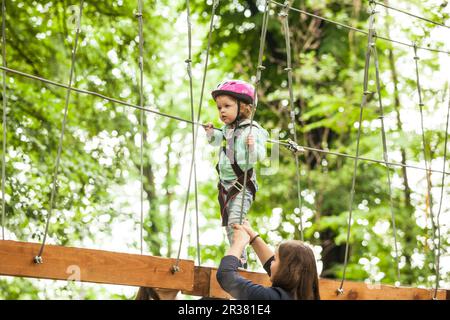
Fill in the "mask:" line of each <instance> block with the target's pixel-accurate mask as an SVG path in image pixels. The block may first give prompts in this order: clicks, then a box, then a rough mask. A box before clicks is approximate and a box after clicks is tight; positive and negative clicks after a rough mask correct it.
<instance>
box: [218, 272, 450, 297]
mask: <svg viewBox="0 0 450 320" xmlns="http://www.w3.org/2000/svg"><path fill="white" fill-rule="evenodd" d="M239 273H240V275H241V276H243V277H244V278H246V279H249V280H251V281H253V282H254V283H257V284H261V285H263V286H266V287H269V286H271V285H272V284H271V282H270V279H269V276H268V275H267V274H265V273H256V272H245V271H240V272H239ZM216 274H217V268H211V283H210V296H211V297H214V298H225V299H230V298H231V296H230V295H229V294H228V293H226V292H225V291H223V290H222V288H221V287H220V285H219V283H218V282H217V280H216ZM339 285H340V281H337V280H331V279H324V278H322V279H320V280H319V290H320V297H321V299H322V300H431V299H432V298H433V296H434V290H433V289H420V288H408V287H394V286H389V285H368V284H366V283H363V282H354V281H345V282H344V294H343V295H337V293H336V292H337V289H338V288H339ZM448 292H450V290H443V289H441V290H438V294H437V298H438V299H439V300H446V299H447V298H448V297H447V296H448Z"/></svg>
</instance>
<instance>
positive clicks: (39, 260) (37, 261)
mask: <svg viewBox="0 0 450 320" xmlns="http://www.w3.org/2000/svg"><path fill="white" fill-rule="evenodd" d="M33 261H34V263H35V264H43V263H44V260H42V257H41V256H36V257H34V259H33Z"/></svg>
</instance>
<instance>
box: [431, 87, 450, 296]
mask: <svg viewBox="0 0 450 320" xmlns="http://www.w3.org/2000/svg"><path fill="white" fill-rule="evenodd" d="M449 115H450V89H449V96H448V108H447V122H446V124H445V141H444V163H443V164H442V167H443V170H442V171H445V164H446V162H447V142H448V122H449ZM444 184H445V174H444V173H443V174H442V181H441V198H440V200H439V210H438V214H437V217H436V219H437V220H436V224H437V232H438V246H437V249H438V253H437V257H436V285H435V289H434V297H433V299H434V300H436V299H437V292H438V289H439V277H440V274H439V268H440V258H441V226H440V224H439V218H440V216H441V209H442V198H443V195H444Z"/></svg>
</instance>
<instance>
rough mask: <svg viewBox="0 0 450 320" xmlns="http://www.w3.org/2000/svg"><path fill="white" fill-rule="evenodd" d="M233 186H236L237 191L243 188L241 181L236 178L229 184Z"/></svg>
mask: <svg viewBox="0 0 450 320" xmlns="http://www.w3.org/2000/svg"><path fill="white" fill-rule="evenodd" d="M233 187H234V188H236V189H237V190H238V191H239V192H241V191H242V190H243V189H244V186H243V185H242V183H240V182H239V180H238V179H236V180H234V181H233V184H232V185H231V188H233ZM231 188H230V189H231Z"/></svg>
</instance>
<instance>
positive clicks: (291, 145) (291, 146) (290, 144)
mask: <svg viewBox="0 0 450 320" xmlns="http://www.w3.org/2000/svg"><path fill="white" fill-rule="evenodd" d="M287 144H288V145H287V146H286V148H287V149H288V150H290V151H292V152H294V153H297V152H305V149H304V148H303V147H301V146H299V145H298V144H297V143H296V142H295V141H292V140H291V139H288V141H287Z"/></svg>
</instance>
